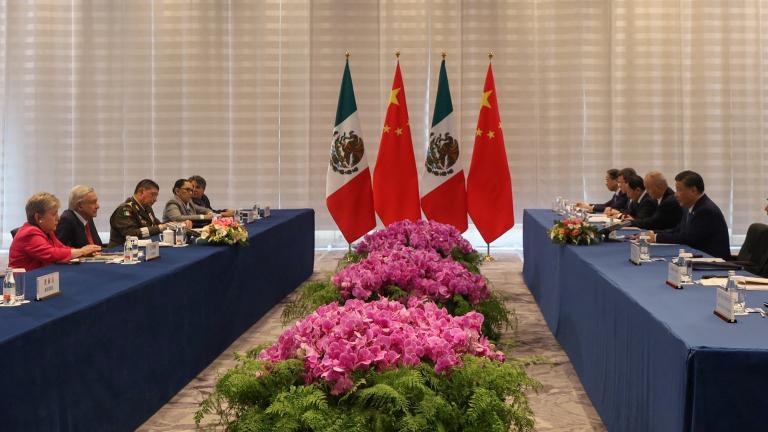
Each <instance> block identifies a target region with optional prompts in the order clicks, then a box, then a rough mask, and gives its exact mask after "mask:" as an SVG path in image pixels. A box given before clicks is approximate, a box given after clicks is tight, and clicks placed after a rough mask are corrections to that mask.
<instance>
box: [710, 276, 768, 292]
mask: <svg viewBox="0 0 768 432" xmlns="http://www.w3.org/2000/svg"><path fill="white" fill-rule="evenodd" d="M739 278H740V280H743V281H744V282H746V284H747V291H768V279H766V278H759V277H750V276H739ZM727 281H728V278H727V277H714V278H707V279H699V280H697V281H696V282H697V283H699V284H701V285H705V286H721V287H724V286H725V283H726V282H727Z"/></svg>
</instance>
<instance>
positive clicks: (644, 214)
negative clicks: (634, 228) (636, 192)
mask: <svg viewBox="0 0 768 432" xmlns="http://www.w3.org/2000/svg"><path fill="white" fill-rule="evenodd" d="M657 206H658V204H657V203H656V200H655V199H653V197H652V196H650V195H648V193H647V192H645V193H644V194H643V196H642V198H640V202H638V203H635V202H634V201H632V203H631V205H630V206H628V210H627V214H628V215H630V216H632V218H634V219H646V218H649V217H650V216H651V215H653V213H654V212H656V207H657Z"/></svg>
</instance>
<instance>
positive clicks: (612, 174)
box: [576, 168, 627, 213]
mask: <svg viewBox="0 0 768 432" xmlns="http://www.w3.org/2000/svg"><path fill="white" fill-rule="evenodd" d="M618 178H619V170H617V169H616V168H611V169H609V170H608V171H606V172H605V187H606V188H608V190H609V191H611V192H613V196H612V197H611V199H609V200H608V201H607V202H606V203H604V204H588V203H585V202H580V203H576V206H578V207H581V208H583V209H587V210H589V211H590V212H591V213H601V212H603V211H605V209H606V208H608V207H611V208H625V207H626V206H627V194H626V193H624V192H622V191H621V190H619V182H618Z"/></svg>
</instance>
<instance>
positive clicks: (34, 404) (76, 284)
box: [0, 210, 315, 431]
mask: <svg viewBox="0 0 768 432" xmlns="http://www.w3.org/2000/svg"><path fill="white" fill-rule="evenodd" d="M314 230H315V227H314V211H313V210H273V212H272V217H271V218H269V219H265V220H260V221H257V222H256V223H254V224H250V225H248V231H249V238H250V245H249V246H246V247H222V246H189V247H186V248H162V249H161V250H160V255H161V257H160V259H158V260H154V261H150V262H145V263H141V264H138V265H132V266H122V265H114V264H102V263H85V264H80V265H54V266H49V267H46V268H43V269H39V270H36V271H33V272H30V273H28V274H27V280H28V283H27V296H28V298H31V297H33V296H34V287H33V285H34V284H33V283H31V281H32V280H34V278H35V277H36V276H40V275H42V274H46V273H49V272H52V271H58V272H59V273H60V281H61V282H60V286H61V291H62V293H61V295H59V296H58V297H54V298H51V299H49V300H45V301H42V302H33V303H31V304H28V305H25V306H23V307H17V308H2V309H0V430H3V431H9V430H19V431H127V430H133V429H135V428H136V427H138V426H140V425H141V424H142V423H143V422H144V421H145V420H146V419H147V418H149V417H150V416H151V415H152V414H154V413H155V412H156V411H157V410H158V409H159V408H160V407H162V406H163V404H165V403H166V402H167V401H168V400H169V399H170V398H171V397H172V396H173V395H175V394H176V393H177V392H178V391H179V390H180V389H181V388H182V387H184V386H185V385H186V384H187V383H188V382H189V381H190V380H192V379H193V378H194V377H195V376H196V375H197V374H198V373H199V372H200V371H201V370H202V369H204V368H205V367H206V366H208V365H209V364H210V363H211V362H212V361H213V360H214V359H215V358H216V357H217V356H218V355H219V354H220V353H221V352H222V351H224V350H225V349H226V348H227V346H229V345H230V344H231V343H232V342H233V341H234V340H235V339H237V337H238V336H240V335H241V334H242V333H243V332H244V331H245V330H247V329H248V328H249V327H250V326H251V325H253V324H254V323H255V322H256V321H257V320H258V319H259V318H261V317H262V316H263V315H264V313H266V312H267V311H269V310H270V308H272V307H273V306H274V305H275V304H277V303H278V302H279V301H280V300H281V299H282V298H284V297H285V296H286V295H287V294H288V293H290V292H291V291H292V290H293V289H294V288H296V287H297V286H298V285H299V284H300V283H301V282H302V281H304V280H305V279H307V278H308V277H309V276H310V275H311V274H312V268H313V261H314Z"/></svg>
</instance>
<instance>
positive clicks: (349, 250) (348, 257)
mask: <svg viewBox="0 0 768 432" xmlns="http://www.w3.org/2000/svg"><path fill="white" fill-rule="evenodd" d="M344 259H345V260H346V261H347V262H348V263H351V262H352V261H353V259H352V243H347V253H346V254H345V255H344Z"/></svg>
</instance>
